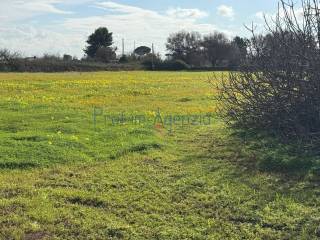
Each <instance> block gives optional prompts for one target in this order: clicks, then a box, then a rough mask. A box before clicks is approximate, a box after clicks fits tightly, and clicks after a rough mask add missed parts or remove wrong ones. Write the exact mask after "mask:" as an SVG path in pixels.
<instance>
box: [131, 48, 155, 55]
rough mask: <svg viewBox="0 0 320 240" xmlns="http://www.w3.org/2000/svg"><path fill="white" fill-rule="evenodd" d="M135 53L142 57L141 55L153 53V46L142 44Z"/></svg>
mask: <svg viewBox="0 0 320 240" xmlns="http://www.w3.org/2000/svg"><path fill="white" fill-rule="evenodd" d="M134 53H135V54H136V55H138V56H139V57H141V56H144V55H147V54H149V53H151V48H149V47H146V46H140V47H138V48H136V49H135V50H134Z"/></svg>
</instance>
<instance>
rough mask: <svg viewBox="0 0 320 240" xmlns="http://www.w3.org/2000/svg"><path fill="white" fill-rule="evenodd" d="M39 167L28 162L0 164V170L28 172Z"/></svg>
mask: <svg viewBox="0 0 320 240" xmlns="http://www.w3.org/2000/svg"><path fill="white" fill-rule="evenodd" d="M37 167H39V165H38V164H35V163H30V162H5V163H0V169H4V170H5V169H8V170H29V169H32V168H37Z"/></svg>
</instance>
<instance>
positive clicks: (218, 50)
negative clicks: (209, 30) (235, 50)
mask: <svg viewBox="0 0 320 240" xmlns="http://www.w3.org/2000/svg"><path fill="white" fill-rule="evenodd" d="M202 46H203V48H204V51H205V53H206V56H207V58H208V60H209V61H210V62H211V64H212V65H213V66H217V64H218V62H221V61H223V60H229V58H230V54H231V53H232V45H231V42H230V40H229V39H228V38H227V37H226V35H225V34H223V33H220V32H215V33H213V34H210V35H208V36H205V37H204V38H203V41H202Z"/></svg>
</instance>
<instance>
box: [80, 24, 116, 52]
mask: <svg viewBox="0 0 320 240" xmlns="http://www.w3.org/2000/svg"><path fill="white" fill-rule="evenodd" d="M87 43H88V46H87V47H86V49H85V50H84V52H85V53H86V54H87V56H89V57H92V58H94V57H95V56H96V54H97V52H98V50H99V48H102V47H103V48H108V47H110V46H111V45H112V44H113V37H112V32H109V30H108V29H107V28H105V27H100V28H98V29H96V30H95V32H94V33H93V34H91V35H90V36H89V38H88V40H87Z"/></svg>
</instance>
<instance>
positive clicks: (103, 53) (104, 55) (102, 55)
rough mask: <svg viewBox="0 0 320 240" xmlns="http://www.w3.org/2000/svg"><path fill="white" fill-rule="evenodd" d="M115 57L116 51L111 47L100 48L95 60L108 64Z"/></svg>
mask: <svg viewBox="0 0 320 240" xmlns="http://www.w3.org/2000/svg"><path fill="white" fill-rule="evenodd" d="M116 57H117V55H116V49H114V48H111V47H100V48H98V50H97V52H96V54H95V58H94V59H95V60H97V61H100V62H105V63H108V62H110V61H111V60H115V59H116Z"/></svg>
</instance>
